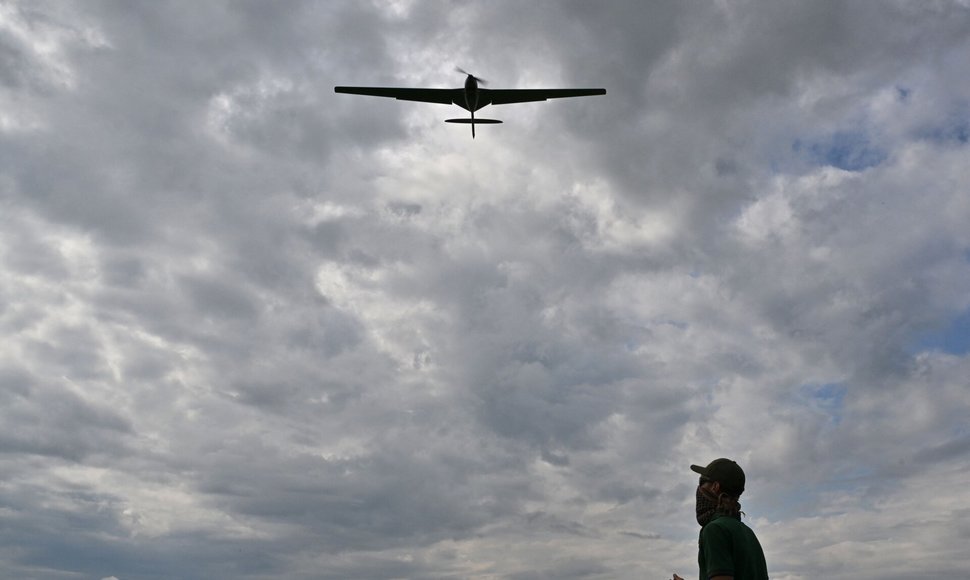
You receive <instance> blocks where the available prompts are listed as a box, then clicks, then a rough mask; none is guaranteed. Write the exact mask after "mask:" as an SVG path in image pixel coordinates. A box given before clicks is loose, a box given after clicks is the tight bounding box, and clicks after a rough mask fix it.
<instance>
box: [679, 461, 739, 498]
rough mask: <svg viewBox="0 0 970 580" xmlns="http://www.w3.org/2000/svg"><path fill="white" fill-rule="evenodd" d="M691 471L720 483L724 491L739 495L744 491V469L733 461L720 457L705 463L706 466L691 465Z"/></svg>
mask: <svg viewBox="0 0 970 580" xmlns="http://www.w3.org/2000/svg"><path fill="white" fill-rule="evenodd" d="M690 469H691V471H693V472H695V473H699V474H701V475H702V476H704V477H706V478H707V479H711V480H714V481H716V482H718V483H720V484H721V489H723V490H724V491H725V492H727V493H730V494H734V495H741V493H742V492H744V470H743V469H741V466H740V465H738V464H737V463H736V462H735V461H732V460H730V459H726V458H724V457H721V458H720V459H715V460H714V461H712V462H710V463H708V464H707V467H701V466H700V465H691V466H690Z"/></svg>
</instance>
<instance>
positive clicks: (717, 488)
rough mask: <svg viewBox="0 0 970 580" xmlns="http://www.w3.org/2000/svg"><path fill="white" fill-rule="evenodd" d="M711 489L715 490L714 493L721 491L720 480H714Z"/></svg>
mask: <svg viewBox="0 0 970 580" xmlns="http://www.w3.org/2000/svg"><path fill="white" fill-rule="evenodd" d="M711 491H713V492H714V493H717V494H719V493H721V482H720V481H714V482H712V483H711Z"/></svg>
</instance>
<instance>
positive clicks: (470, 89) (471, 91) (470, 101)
mask: <svg viewBox="0 0 970 580" xmlns="http://www.w3.org/2000/svg"><path fill="white" fill-rule="evenodd" d="M480 96H481V93H480V92H479V90H478V79H476V78H475V77H473V76H472V75H468V76H467V77H466V78H465V103H464V104H462V103H455V104H456V105H458V106H459V107H461V108H462V109H465V110H466V111H471V112H472V113H474V112H475V111H477V110H479V109H481V108H482V107H484V106H485V105H487V104H488V103H479V100H480V99H479V97H480Z"/></svg>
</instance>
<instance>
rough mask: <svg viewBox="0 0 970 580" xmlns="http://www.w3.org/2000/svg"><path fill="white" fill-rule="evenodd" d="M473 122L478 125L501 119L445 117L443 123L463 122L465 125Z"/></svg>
mask: <svg viewBox="0 0 970 580" xmlns="http://www.w3.org/2000/svg"><path fill="white" fill-rule="evenodd" d="M473 122H474V123H475V124H476V125H478V124H479V123H481V124H482V125H488V124H493V123H501V121H499V120H498V119H445V123H464V124H466V125H470V124H472V123H473Z"/></svg>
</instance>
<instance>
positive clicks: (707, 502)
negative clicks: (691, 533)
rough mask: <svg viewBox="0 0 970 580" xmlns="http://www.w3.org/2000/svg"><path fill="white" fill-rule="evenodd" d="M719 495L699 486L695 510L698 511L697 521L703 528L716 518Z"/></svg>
mask: <svg viewBox="0 0 970 580" xmlns="http://www.w3.org/2000/svg"><path fill="white" fill-rule="evenodd" d="M717 503H718V502H717V496H716V495H714V493H713V492H710V491H708V490H706V489H704V488H702V487H700V486H697V504H696V505H695V506H694V511H696V512H697V523H698V524H700V525H701V527H702V528H703V527H704V526H706V525H707V524H708V523H709V522H710V521H711V520H713V519H714V513H715V512H717Z"/></svg>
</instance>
